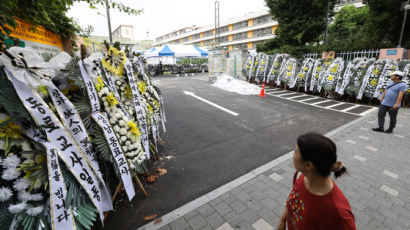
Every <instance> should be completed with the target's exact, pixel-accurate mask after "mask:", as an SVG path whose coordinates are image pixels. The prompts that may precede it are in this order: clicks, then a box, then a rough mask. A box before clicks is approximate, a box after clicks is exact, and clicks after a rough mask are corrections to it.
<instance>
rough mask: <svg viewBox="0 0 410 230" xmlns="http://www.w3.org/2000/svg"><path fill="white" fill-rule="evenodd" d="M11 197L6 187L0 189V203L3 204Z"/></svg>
mask: <svg viewBox="0 0 410 230" xmlns="http://www.w3.org/2000/svg"><path fill="white" fill-rule="evenodd" d="M12 195H13V193H12V192H11V190H10V189H9V188H7V187H0V202H4V201H6V200H8V199H10V197H11V196H12Z"/></svg>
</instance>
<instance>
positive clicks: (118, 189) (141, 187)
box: [104, 174, 148, 218]
mask: <svg viewBox="0 0 410 230" xmlns="http://www.w3.org/2000/svg"><path fill="white" fill-rule="evenodd" d="M134 178H135V181H136V182H137V184H138V187H139V188H140V190H141V192H142V193H143V194H144V196H145V197H148V194H147V192H146V191H145V188H144V186H143V185H142V183H141V181H140V179H139V178H138V175H137V174H135V175H134ZM122 187H124V184H123V183H122V181H120V182H119V183H118V185H117V187H116V188H115V191H114V194H113V195H112V201H113V202H114V200H115V198H117V196H118V194H119V193H120V191H121V189H122ZM107 216H108V212H105V213H104V218H106V217H107Z"/></svg>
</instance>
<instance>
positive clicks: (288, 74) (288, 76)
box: [280, 58, 297, 85]
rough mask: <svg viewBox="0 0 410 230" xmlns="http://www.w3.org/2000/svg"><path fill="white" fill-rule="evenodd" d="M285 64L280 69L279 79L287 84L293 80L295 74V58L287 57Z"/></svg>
mask: <svg viewBox="0 0 410 230" xmlns="http://www.w3.org/2000/svg"><path fill="white" fill-rule="evenodd" d="M285 66H286V67H285V68H284V69H282V72H281V74H280V81H281V82H282V83H284V84H286V85H288V84H289V83H290V82H291V81H292V80H293V78H294V77H295V74H296V68H297V61H296V59H294V58H290V59H288V61H287V62H286V64H285Z"/></svg>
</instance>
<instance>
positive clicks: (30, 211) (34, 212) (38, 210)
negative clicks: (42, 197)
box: [26, 205, 44, 216]
mask: <svg viewBox="0 0 410 230" xmlns="http://www.w3.org/2000/svg"><path fill="white" fill-rule="evenodd" d="M43 210H44V206H43V205H40V206H37V207H35V208H33V207H30V208H27V211H26V213H27V215H29V216H37V215H38V214H40V213H41V212H42V211H43Z"/></svg>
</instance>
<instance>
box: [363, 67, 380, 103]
mask: <svg viewBox="0 0 410 230" xmlns="http://www.w3.org/2000/svg"><path fill="white" fill-rule="evenodd" d="M385 63H386V61H385V60H383V59H380V60H377V61H375V62H374V63H373V65H372V66H370V67H369V68H368V73H367V74H369V76H365V78H367V79H366V80H367V81H366V82H365V81H363V84H366V85H365V86H362V87H365V88H364V92H363V93H364V95H366V97H369V98H372V97H373V95H374V92H376V88H377V85H378V84H379V80H380V76H381V74H382V73H383V67H384V65H385Z"/></svg>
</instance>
